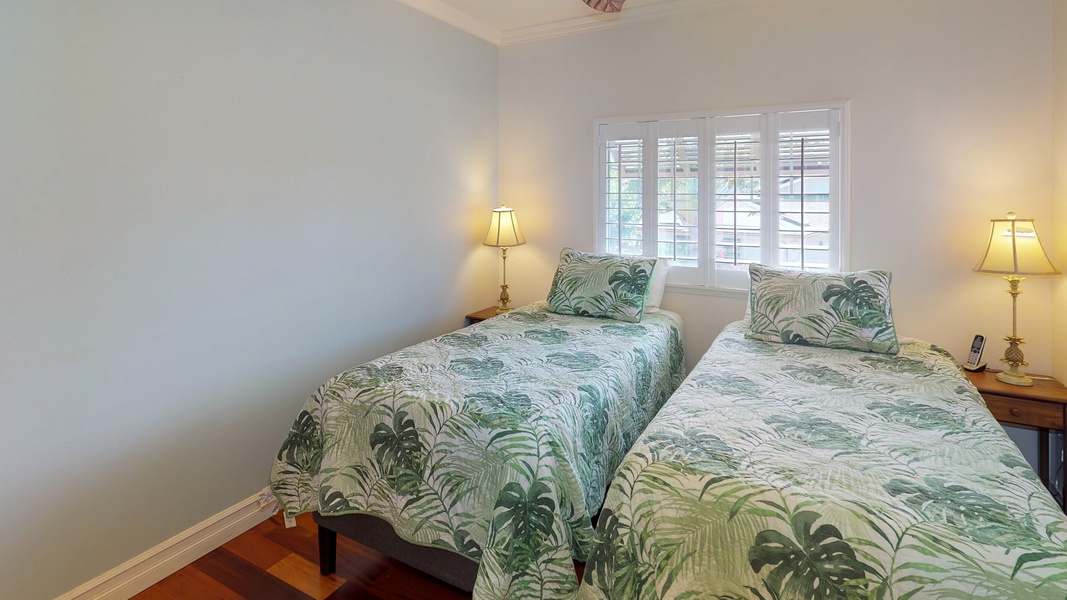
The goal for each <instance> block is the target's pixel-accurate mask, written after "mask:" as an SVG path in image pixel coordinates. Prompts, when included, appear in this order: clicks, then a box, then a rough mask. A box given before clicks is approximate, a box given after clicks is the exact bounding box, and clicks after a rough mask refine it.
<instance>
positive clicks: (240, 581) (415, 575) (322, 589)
mask: <svg viewBox="0 0 1067 600" xmlns="http://www.w3.org/2000/svg"><path fill="white" fill-rule="evenodd" d="M297 525H298V526H297V527H294V528H291V529H285V524H284V520H283V518H282V516H281V515H276V516H274V517H272V518H270V519H267V520H266V521H263V522H262V523H260V524H259V525H257V526H256V527H253V528H252V529H250V530H249V531H247V532H245V533H243V534H241V535H240V536H238V537H236V538H234V539H233V540H231V541H230V542H227V543H226V544H225V545H223V546H222V547H221V548H218V549H216V550H214V551H212V552H210V553H208V554H207V555H206V556H204V557H203V558H201V559H200V560H198V561H196V562H195V563H193V564H191V565H189V566H187V567H185V568H184V569H181V570H180V571H178V572H177V573H174V574H172V575H171V576H170V577H167V578H166V579H164V580H163V581H160V582H159V583H157V584H156V585H154V586H152V587H150V588H148V589H147V590H145V591H144V592H142V593H141V594H139V595H137V596H135V599H136V600H311V599H312V598H315V599H325V600H424V599H431V600H470V597H471V596H470V594H468V593H464V592H462V591H461V590H458V589H456V588H454V587H452V586H450V585H448V584H446V583H444V582H441V581H438V580H437V579H434V578H432V577H430V576H429V575H425V574H423V573H421V572H420V571H417V570H415V569H412V568H410V567H408V566H406V565H404V564H402V563H400V562H397V561H395V560H393V559H391V558H388V557H386V556H385V555H383V554H381V553H379V552H377V551H375V550H372V549H370V548H367V547H366V546H363V545H361V544H359V543H357V542H354V541H352V540H350V539H348V538H346V537H344V536H339V537H338V539H337V574H336V575H335V576H332V577H323V576H321V575H319V574H318V526H317V525H316V524H315V523H314V521H313V520H312V519H311V517H310V516H309V515H301V516H300V517H298V518H297ZM286 580H288V581H286Z"/></svg>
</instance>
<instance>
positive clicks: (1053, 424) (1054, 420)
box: [982, 394, 1063, 429]
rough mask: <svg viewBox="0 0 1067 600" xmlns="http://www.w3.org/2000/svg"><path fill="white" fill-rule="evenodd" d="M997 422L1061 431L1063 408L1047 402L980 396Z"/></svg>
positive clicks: (987, 395)
mask: <svg viewBox="0 0 1067 600" xmlns="http://www.w3.org/2000/svg"><path fill="white" fill-rule="evenodd" d="M982 398H984V399H985V403H986V406H988V407H989V412H991V413H993V416H994V417H996V419H997V420H998V421H1002V422H1004V423H1014V424H1016V425H1030V426H1031V427H1044V428H1046V429H1063V407H1062V406H1060V405H1058V404H1051V403H1048V402H1037V401H1034V400H1023V399H1020V398H1007V397H1004V396H996V395H993V394H982Z"/></svg>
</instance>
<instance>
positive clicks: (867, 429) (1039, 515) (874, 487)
mask: <svg viewBox="0 0 1067 600" xmlns="http://www.w3.org/2000/svg"><path fill="white" fill-rule="evenodd" d="M568 256H569V255H568V254H567V251H565V253H564V257H563V258H564V260H561V267H560V270H559V271H557V276H556V278H555V280H554V281H553V290H552V293H550V295H549V301H548V303H547V304H545V303H539V304H537V305H532V306H529V307H525V308H523V309H520V310H517V311H514V312H512V313H510V314H507V315H503V316H501V317H497V318H494V319H490V320H488V321H485V322H483V323H480V324H477V325H474V326H471V327H468V328H466V329H463V330H461V331H458V332H455V333H452V334H448V335H445V336H442V337H439V338H435V339H433V340H430V341H428V342H423V343H421V344H417V345H415V346H412V347H411V348H408V349H405V350H401V351H399V352H396V353H394V354H391V355H388V356H385V357H383V358H381V359H378V360H376V361H372V362H371V363H367V364H365V365H361V366H360V367H356V368H355V369H352V370H350V371H347V372H346V373H342V374H341V375H338V376H337V377H335V378H333V379H332V380H330V381H329V382H327V383H326V384H325V385H324V386H323V387H322V388H320V389H319V390H318V392H316V394H315V395H314V396H312V398H311V399H309V400H308V402H307V403H306V404H305V406H304V409H303V410H302V411H301V412H300V414H299V416H298V418H297V420H296V423H295V424H294V426H293V429H292V431H291V432H290V434H289V436H288V438H287V439H286V441H285V443H284V445H283V447H282V449H281V451H280V452H279V454H278V458H277V461H276V462H275V466H274V469H273V471H272V475H271V487H272V489H273V490H274V493H275V495H276V496H277V497H278V499H279V501H280V503H281V505H282V507H283V508H284V510H285V512H286V514H287V515H295V514H299V513H302V512H309V511H315V512H316V513H317V514H316V520H317V521H318V522H319V524H320V543H321V544H322V545H321V550H322V553H321V554H322V557H321V560H322V563H323V567H324V571H327V570H328V569H329V568H330V566H331V560H332V552H333V551H334V548H333V547H332V546H331V540H332V539H333V535H334V533H333V532H338V531H339V532H340V533H342V534H344V535H348V536H350V537H355V538H356V539H357V541H361V542H364V543H367V544H368V545H371V546H372V547H375V546H377V547H378V548H379V549H382V550H383V551H385V552H386V553H388V554H391V555H393V556H395V557H398V558H400V559H401V560H404V561H405V562H409V563H411V564H413V565H415V566H416V567H418V568H421V569H423V570H425V571H427V572H430V573H431V574H434V575H436V576H438V577H440V578H442V579H444V580H446V581H449V582H450V583H453V584H455V585H457V586H459V587H463V588H465V589H472V588H473V591H474V597H475V598H516V599H523V598H573V597H575V596H578V597H580V598H581V599H583V600H592V599H600V598H612V599H619V600H632V599H638V598H722V599H727V598H731V599H732V598H757V599H767V600H770V599H772V598H776V599H777V598H858V597H865V598H866V597H870V598H899V599H907V598H970V597H997V598H1046V597H1047V598H1061V599H1062V598H1064V597H1065V596H1067V520H1065V519H1064V516H1063V513H1062V512H1061V511H1060V508H1059V507H1058V506H1057V505H1056V503H1055V502H1054V501H1053V500H1052V498H1051V496H1050V495H1049V493H1048V491H1047V490H1045V489H1044V488H1043V487H1042V485H1041V483H1040V481H1039V480H1038V479H1037V477H1036V475H1035V474H1034V473H1033V471H1032V470H1031V469H1030V468H1029V465H1028V464H1027V463H1026V462H1025V461H1024V460H1023V458H1022V456H1021V454H1020V453H1019V451H1018V449H1017V448H1016V447H1015V446H1014V444H1013V443H1012V442H1011V441H1010V439H1008V438H1007V436H1006V434H1005V433H1004V431H1003V430H1002V429H1001V428H1000V426H999V425H998V424H997V422H996V421H995V420H994V419H993V418H992V416H991V415H990V413H989V411H988V410H987V409H986V408H985V406H984V404H983V402H982V400H981V398H980V397H979V396H978V394H977V393H976V392H975V390H974V389H973V387H971V386H970V384H969V383H968V382H967V381H966V379H965V378H964V377H963V375H962V374H961V373H960V371H959V369H958V367H957V366H956V365H955V363H954V362H953V360H952V359H951V357H949V356H948V355H947V354H946V353H944V352H943V351H941V350H939V349H937V348H936V347H932V346H930V345H929V344H925V343H923V342H909V343H902V344H898V342H897V338H896V334H895V332H894V331H893V330H892V320H891V311H890V310H889V307H888V275H887V274H882V273H879V272H867V273H868V274H867V275H860V276H830V277H829V278H826V277H823V276H819V277H815V278H814V279H809V278H808V276H806V275H803V276H800V279H796V274H784V275H783V272H778V271H774V270H761V269H762V268H757V269H755V270H754V271H753V274H752V277H753V282H754V283H753V285H754V290H755V291H754V293H753V295H752V298H751V300H750V306H751V308H752V315H751V317H750V318H749V320H748V322H747V323H735V324H732V325H730V326H728V327H727V328H726V329H725V330H724V331H723V333H722V334H721V335H720V337H719V339H717V340H716V342H715V343H714V344H713V346H712V348H711V349H710V350H709V351H708V353H707V354H706V355H705V356H704V358H703V359H701V361H700V363H699V364H698V365H697V367H696V368H695V369H694V371H693V372H692V373H691V374H690V375H689V377H688V378H686V380H685V383H683V384H682V385H681V387H680V388H678V384H679V382H680V381H681V379H682V376H683V375H682V373H683V370H684V367H683V360H682V350H681V337H680V336H681V333H680V332H681V329H680V324H679V323H678V322H677V321H676V320H675V319H674V318H672V317H671V316H669V315H667V314H663V313H656V312H649V311H642V310H641V307H638V311H637V313H636V315H635V313H634V310H633V309H634V305H640V304H641V303H642V302H643V301H644V300H646V299H647V290H646V289H645V288H644V287H641V284H644V285H647V284H648V276H650V274H651V273H652V271H653V267H654V262H652V263H651V264H650V263H639V264H636V266H635V264H634V262H630V263H628V264H626V265H624V267H623V268H621V269H619V268H616V267H617V266H618V265H617V264H615V263H614V262H613V261H617V260H622V259H619V257H614V258H611V259H603V258H599V257H597V255H581V256H578V257H577V258H574V256H573V255H570V256H571V259H573V260H567V259H568ZM589 257H592V258H589ZM583 260H585V261H586V263H584V264H585V268H586V269H587V270H586V271H584V273H585V275H584V276H583V277H577V278H574V277H571V278H570V279H568V277H570V276H574V275H575V273H576V272H577V273H579V274H581V273H582V272H583V271H582V270H581V268H579V267H580V264H581V261H583ZM589 261H592V262H589ZM596 261H600V263H597V262H596ZM605 261H607V263H610V264H612V265H613V266H612V267H611V268H612V269H614V270H613V271H612V272H613V273H614V274H615V275H618V273H620V272H625V273H627V274H628V276H629V277H630V281H634V280H637V286H636V287H635V288H634V289H635V290H636V291H635V292H634V294H632V296H633V298H631V297H630V295H628V294H626V293H624V292H625V291H626V290H625V282H624V285H623V286H622V287H620V285H618V284H619V281H620V279H619V277H610V276H608V275H605V276H604V277H602V278H599V279H598V276H596V275H595V274H594V275H590V273H591V272H592V271H589V270H588V269H589V268H592V267H590V265H593V266H597V264H599V267H603V266H604V262H605ZM565 263H570V267H567V266H566V264H565ZM576 265H578V267H576ZM642 271H643V272H644V274H645V281H643V282H642V281H640V279H641V278H640V277H636V278H635V277H634V275H635V274H636V275H640V274H641V272H642ZM820 277H822V278H821V279H820ZM609 279H612V280H613V281H614V282H615V284H616V285H615V286H614V288H613V290H614V291H613V292H612V293H611V294H609V295H611V296H612V298H613V301H612V302H607V301H602V300H603V298H600V300H597V301H595V302H593V303H592V304H590V303H589V302H588V299H589V298H590V297H591V295H590V294H588V293H578V290H577V288H578V287H581V286H586V287H588V286H589V285H590V282H592V285H593V286H594V287H595V286H600V287H601V288H604V287H605V286H607V287H611V286H610V285H609V284H608V283H607V282H608V280H609ZM576 286H577V287H576ZM634 298H637V300H634ZM620 303H621V304H627V303H628V304H630V305H631V306H629V307H627V306H621V307H620ZM561 307H562V310H561ZM561 312H562V313H568V312H569V313H576V314H559V313H561ZM608 312H613V315H608V314H607V313H608ZM642 312H643V314H642ZM583 313H584V314H583ZM591 316H599V317H605V316H613V318H591ZM633 320H638V322H629V321H633ZM753 338H756V339H753ZM760 338H762V339H760ZM782 342H786V343H782ZM858 350H862V351H858ZM675 388H678V389H677V392H675ZM672 393H673V395H672ZM668 397H669V398H670V400H669V401H668ZM653 417H654V418H653ZM605 490H608V491H607V498H606V500H605V499H604V493H605ZM594 518H595V522H596V525H595V529H594V525H593V522H594V521H593V520H594ZM573 561H584V562H586V568H585V575H584V580H583V584H582V585H581V588H580V589H579V588H578V582H577V578H576V576H575V569H574V565H573Z"/></svg>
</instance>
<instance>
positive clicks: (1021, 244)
mask: <svg viewBox="0 0 1067 600" xmlns="http://www.w3.org/2000/svg"><path fill="white" fill-rule="evenodd" d="M991 221H992V225H991V226H990V228H989V245H988V246H987V247H986V251H985V256H983V257H982V260H981V261H980V262H979V263H978V266H976V267H975V268H974V270H975V271H980V272H982V273H1001V274H1004V275H1055V274H1057V273H1059V271H1057V270H1056V267H1054V266H1052V262H1051V261H1050V260H1049V259H1048V255H1047V254H1045V249H1044V248H1042V247H1041V240H1039V239H1038V238H1037V229H1035V228H1034V220H1033V219H1016V218H1015V213H1008V217H1007V218H1006V219H991Z"/></svg>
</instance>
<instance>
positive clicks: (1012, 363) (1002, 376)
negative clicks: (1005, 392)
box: [997, 335, 1034, 386]
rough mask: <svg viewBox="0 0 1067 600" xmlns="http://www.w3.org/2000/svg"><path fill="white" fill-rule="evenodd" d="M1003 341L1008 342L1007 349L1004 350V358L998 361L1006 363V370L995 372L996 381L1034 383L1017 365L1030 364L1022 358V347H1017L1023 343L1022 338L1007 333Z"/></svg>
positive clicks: (1020, 384) (1014, 383)
mask: <svg viewBox="0 0 1067 600" xmlns="http://www.w3.org/2000/svg"><path fill="white" fill-rule="evenodd" d="M1004 341H1005V342H1008V349H1007V350H1005V351H1004V358H1002V359H1000V362H1002V363H1004V364H1006V365H1008V370H1007V371H1001V372H1000V373H997V381H1003V382H1004V383H1008V384H1011V385H1019V386H1031V385H1034V380H1033V379H1030V377H1029V376H1027V374H1026V373H1023V372H1022V371H1020V370H1019V367H1025V366H1027V365H1029V364H1030V363H1028V362H1026V360H1025V359H1024V358H1023V351H1022V348H1020V347H1019V345H1020V344H1022V343H1023V338H1021V337H1018V336H1014V335H1009V336H1007V337H1005V338H1004Z"/></svg>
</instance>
